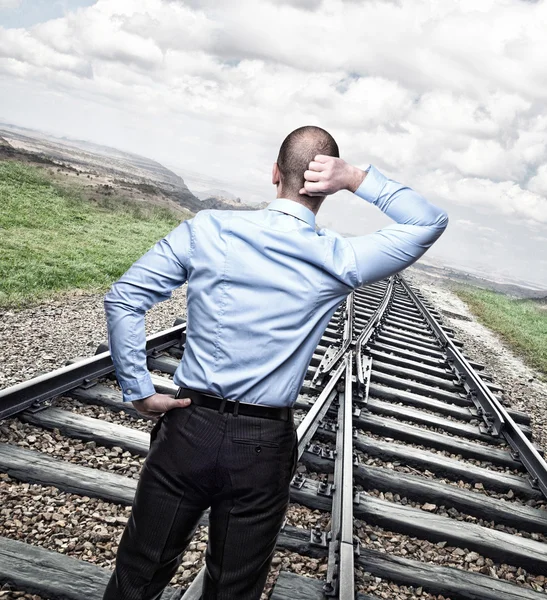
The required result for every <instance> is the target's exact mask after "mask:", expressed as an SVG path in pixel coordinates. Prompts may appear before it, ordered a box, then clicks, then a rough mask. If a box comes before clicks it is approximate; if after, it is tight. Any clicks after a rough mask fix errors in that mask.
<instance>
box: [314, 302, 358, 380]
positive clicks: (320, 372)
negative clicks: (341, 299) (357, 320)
mask: <svg viewBox="0 0 547 600" xmlns="http://www.w3.org/2000/svg"><path fill="white" fill-rule="evenodd" d="M353 299H354V295H353V292H352V293H351V294H349V295H348V297H347V299H346V300H345V302H346V307H345V310H344V332H343V336H342V344H341V345H338V344H332V345H330V346H329V347H328V348H327V351H326V352H325V354H324V356H323V358H322V359H321V362H320V363H319V366H318V367H317V371H316V372H315V375H314V376H313V379H312V382H311V383H312V386H314V385H318V384H320V383H321V382H322V380H323V377H325V375H326V374H327V373H329V371H331V369H332V368H333V367H334V366H335V365H336V363H338V361H339V360H340V359H341V358H342V356H344V354H345V353H346V350H347V349H348V348H349V347H350V345H351V340H352V337H353V311H354V307H353Z"/></svg>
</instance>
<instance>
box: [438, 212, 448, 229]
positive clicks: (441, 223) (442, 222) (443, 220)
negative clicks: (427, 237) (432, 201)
mask: <svg viewBox="0 0 547 600" xmlns="http://www.w3.org/2000/svg"><path fill="white" fill-rule="evenodd" d="M435 225H436V226H437V227H438V228H439V229H440V230H441V231H444V230H445V229H446V228H447V227H448V213H447V212H445V211H444V210H442V211H441V212H440V214H439V216H438V217H437V219H436V222H435Z"/></svg>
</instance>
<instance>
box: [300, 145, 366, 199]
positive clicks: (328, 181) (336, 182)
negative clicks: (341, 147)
mask: <svg viewBox="0 0 547 600" xmlns="http://www.w3.org/2000/svg"><path fill="white" fill-rule="evenodd" d="M365 176H366V173H365V172H364V171H361V169H357V168H356V167H353V166H351V165H350V164H348V163H347V162H346V161H345V160H342V159H341V158H335V157H334V156H325V155H323V154H318V155H317V156H316V157H315V159H314V160H312V161H311V162H310V164H309V167H308V170H307V171H305V173H304V179H305V183H304V187H303V188H301V190H300V194H305V195H307V196H328V195H329V194H335V193H336V192H339V191H340V190H350V191H351V192H355V190H356V189H357V188H358V187H359V186H360V185H361V183H362V181H363V179H364V178H365Z"/></svg>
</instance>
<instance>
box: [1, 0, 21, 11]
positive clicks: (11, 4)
mask: <svg viewBox="0 0 547 600" xmlns="http://www.w3.org/2000/svg"><path fill="white" fill-rule="evenodd" d="M21 2H22V0H0V10H6V9H11V8H18V7H19V6H20V5H21Z"/></svg>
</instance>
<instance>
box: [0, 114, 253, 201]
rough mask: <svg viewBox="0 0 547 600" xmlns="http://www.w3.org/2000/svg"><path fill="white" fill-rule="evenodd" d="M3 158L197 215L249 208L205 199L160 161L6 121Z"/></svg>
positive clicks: (1, 127)
mask: <svg viewBox="0 0 547 600" xmlns="http://www.w3.org/2000/svg"><path fill="white" fill-rule="evenodd" d="M0 140H2V141H1V143H0V159H10V158H11V159H19V160H28V161H31V162H37V163H42V164H46V165H51V166H52V167H57V169H58V170H62V171H63V172H64V174H65V175H72V176H74V177H80V181H81V180H82V176H83V177H84V178H85V180H87V181H86V182H85V186H86V187H90V188H93V189H94V190H95V191H96V192H97V193H102V194H107V195H108V194H113V193H114V192H116V193H118V194H122V195H126V196H130V197H132V198H133V199H137V200H142V201H152V202H155V203H159V204H166V205H175V206H176V205H178V206H180V207H182V208H184V209H187V210H190V211H191V212H193V213H196V212H198V211H199V210H202V209H204V208H216V209H221V210H234V209H236V210H237V209H240V210H241V209H248V208H252V207H247V206H245V205H242V204H240V203H239V204H236V203H233V202H231V201H227V202H225V201H224V200H223V199H222V198H214V197H211V198H208V199H205V200H201V199H199V198H198V197H196V195H194V194H193V193H192V192H191V191H190V190H189V189H188V186H187V185H186V184H185V183H184V180H183V179H182V177H180V176H179V175H177V174H176V173H174V172H173V171H171V170H169V169H167V168H166V167H164V166H163V165H162V164H160V163H159V162H156V161H154V160H151V159H149V158H146V157H144V156H140V155H138V154H132V153H130V152H124V151H121V150H117V149H116V148H110V147H108V146H102V145H100V144H95V143H92V142H87V141H84V140H72V139H68V138H66V137H64V138H58V137H55V136H52V135H50V134H47V133H43V132H40V131H35V130H31V129H27V128H23V127H17V126H14V125H9V124H6V123H0Z"/></svg>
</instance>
